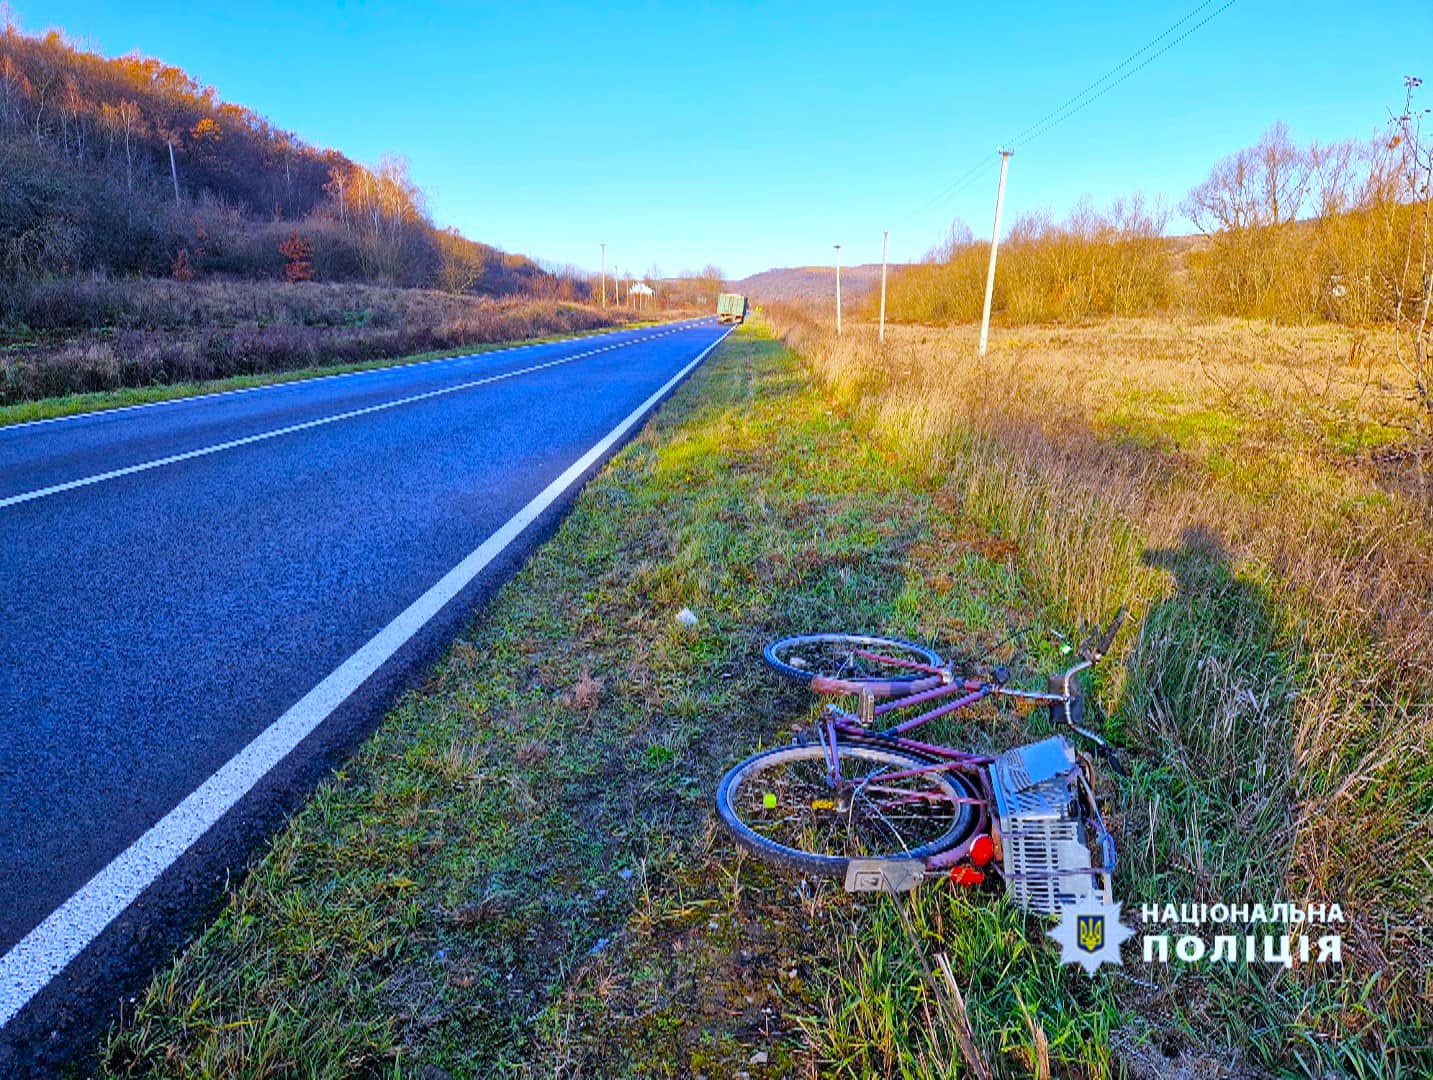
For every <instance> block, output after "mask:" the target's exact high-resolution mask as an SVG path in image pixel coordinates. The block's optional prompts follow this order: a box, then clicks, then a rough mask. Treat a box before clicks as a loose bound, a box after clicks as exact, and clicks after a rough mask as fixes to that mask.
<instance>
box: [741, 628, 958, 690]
mask: <svg viewBox="0 0 1433 1080" xmlns="http://www.w3.org/2000/svg"><path fill="white" fill-rule="evenodd" d="M762 656H763V657H764V658H765V660H766V662H767V663H768V664H769V665H770V666H771V668H772V670H774V671H775V672H777V674H779V675H782V676H784V677H786V678H788V679H793V680H795V681H796V682H799V683H801V684H802V685H803V686H810V687H811V688H812V689H813V690H815V691H816V692H817V693H822V694H859V693H861V692H862V691H863V690H864V691H868V692H870V693H872V694H874V695H876V696H877V697H898V696H901V695H904V694H914V693H917V692H919V691H921V690H930V689H933V688H934V687H937V686H939V685H940V684H941V682H942V681H943V680H942V676H941V675H939V674H935V673H932V672H929V671H922V670H919V669H918V668H912V667H910V666H908V665H910V664H917V665H921V666H923V667H937V668H938V667H943V666H944V665H945V661H944V660H943V659H942V658H941V656H940V654H939V653H937V652H934V651H932V650H930V649H927V648H926V647H925V646H924V645H917V644H915V643H914V642H910V641H902V640H900V639H899V638H884V637H869V636H866V635H864V634H795V635H793V636H791V637H784V638H781V639H780V640H778V641H773V642H772V643H771V644H770V645H768V646H767V647H766V648H765V649H764V650H763V651H762Z"/></svg>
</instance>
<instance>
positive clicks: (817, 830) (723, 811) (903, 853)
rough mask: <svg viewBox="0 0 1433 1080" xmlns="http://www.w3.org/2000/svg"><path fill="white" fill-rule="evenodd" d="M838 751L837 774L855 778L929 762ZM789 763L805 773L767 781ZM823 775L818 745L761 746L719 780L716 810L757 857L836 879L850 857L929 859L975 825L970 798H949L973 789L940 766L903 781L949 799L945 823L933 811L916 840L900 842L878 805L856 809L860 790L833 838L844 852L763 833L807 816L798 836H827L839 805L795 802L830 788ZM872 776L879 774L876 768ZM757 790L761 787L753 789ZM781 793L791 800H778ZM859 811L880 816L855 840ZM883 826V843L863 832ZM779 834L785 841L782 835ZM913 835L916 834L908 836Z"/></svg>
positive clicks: (859, 749)
mask: <svg viewBox="0 0 1433 1080" xmlns="http://www.w3.org/2000/svg"><path fill="white" fill-rule="evenodd" d="M838 753H839V755H840V764H841V774H842V775H843V776H846V775H847V774H848V773H850V774H851V775H852V776H855V775H857V773H858V770H859V769H861V768H862V767H863V766H864V767H870V768H874V769H879V768H882V767H895V768H897V769H914V768H920V767H921V766H924V765H929V764H930V762H928V761H924V760H922V759H920V758H916V757H913V756H911V755H909V754H905V753H898V752H896V751H894V750H882V749H879V748H876V747H872V746H865V745H861V746H841V747H839V748H838ZM788 767H794V768H795V769H796V770H800V772H801V773H804V774H805V775H797V776H796V778H795V781H794V782H790V781H788V782H780V781H778V782H771V781H770V778H771V774H774V773H776V772H777V770H787V769H788ZM825 773H826V751H825V748H824V747H822V746H819V745H808V746H783V747H778V748H776V749H774V750H763V751H762V752H760V753H758V754H753V755H752V756H751V757H749V758H747V759H746V760H745V761H743V762H741V763H740V764H738V765H735V766H733V767H732V768H731V769H730V770H728V771H727V774H726V775H725V776H724V777H722V780H721V783H720V784H719V785H718V787H717V796H716V804H717V814H718V815H719V816H720V818H721V821H722V824H723V825H724V826H725V827H726V829H727V831H728V832H730V833H731V835H732V836H733V838H734V839H735V840H736V842H737V843H738V844H740V845H741V846H742V847H743V848H745V849H746V850H747V851H749V852H751V854H753V855H755V856H756V857H757V858H759V859H762V860H763V861H765V862H768V863H772V864H773V865H775V866H778V867H782V868H784V869H788V870H796V871H799V872H800V873H803V874H808V875H813V876H820V877H834V878H842V879H844V878H845V876H846V867H847V865H848V864H849V863H850V861H851V859H852V858H861V859H879V858H889V859H923V858H927V857H929V856H931V855H934V854H936V853H937V852H941V851H945V850H946V849H947V848H951V847H954V846H955V845H956V844H958V843H960V842H961V841H962V840H964V839H965V838H966V837H968V836H969V835H970V833H971V831H972V830H973V829H974V828H975V826H976V824H977V820H978V819H977V815H976V813H975V811H974V809H973V808H972V807H971V806H970V805H969V804H968V803H962V802H956V801H954V800H956V799H961V798H971V797H974V796H975V794H976V792H975V790H974V788H973V787H972V785H971V784H970V782H969V781H968V780H966V779H965V778H964V777H962V776H960V774H959V773H956V772H954V771H942V772H929V773H924V774H921V775H920V776H918V777H911V778H909V780H910V781H913V782H915V783H914V784H913V786H912V791H913V792H914V791H917V790H919V789H920V788H921V787H924V788H925V789H926V790H927V791H929V792H931V793H933V794H938V795H940V796H944V797H945V798H946V799H948V800H950V801H949V802H948V803H946V804H945V805H946V806H947V807H948V810H949V815H950V821H949V822H948V823H945V824H943V823H942V822H941V820H940V817H939V816H933V817H932V819H931V821H930V823H929V824H928V825H927V826H926V827H924V828H923V829H922V830H921V831H922V833H934V834H935V835H933V836H929V838H922V842H919V843H915V844H914V845H910V844H907V843H905V842H904V840H903V839H902V838H901V837H900V835H899V833H898V832H897V831H896V829H895V826H894V824H893V823H892V822H891V820H890V814H889V813H888V812H882V811H881V810H880V809H879V808H875V809H874V812H871V813H868V812H867V810H866V808H865V807H861V806H859V805H858V804H859V802H860V799H861V796H860V795H859V794H858V795H857V796H855V797H854V798H853V799H852V803H851V805H850V807H849V808H847V810H846V811H845V818H846V820H845V824H844V827H845V833H844V842H842V841H835V842H836V843H838V844H839V846H841V847H842V848H844V849H845V850H842V851H839V852H831V851H825V850H811V847H813V846H815V845H814V844H810V845H808V846H807V847H796V846H794V845H793V843H783V842H782V840H780V839H776V838H775V837H774V836H772V835H767V833H768V832H777V831H781V832H783V833H784V832H788V831H800V830H801V828H802V823H801V822H800V821H797V822H795V823H794V828H787V826H788V825H791V824H792V822H790V821H787V820H783V819H784V818H787V817H789V816H790V815H791V814H793V813H794V814H796V815H806V816H808V817H809V818H810V819H811V822H810V824H811V826H812V829H811V831H809V832H807V833H805V834H804V838H805V839H807V840H812V841H814V840H815V839H817V838H818V837H819V836H820V835H821V834H822V833H824V834H826V835H827V836H828V837H830V836H831V832H832V830H831V826H832V825H833V824H836V823H838V821H839V820H840V818H841V817H842V813H843V811H842V810H841V809H840V808H838V807H825V806H821V807H818V806H817V805H816V800H813V799H809V798H807V800H806V805H805V806H802V805H801V802H802V798H803V797H804V792H803V791H802V789H803V788H804V789H806V791H813V790H814V791H824V792H825V793H826V794H830V793H831V788H830V785H829V782H827V781H826V780H825ZM763 774H766V775H767V778H768V782H767V783H766V784H764V785H763V784H758V783H756V782H757V781H758V780H759V779H760V778H761V777H762V776H763ZM873 775H875V776H879V773H874V774H873ZM818 777H819V779H820V783H819V784H818V783H816V782H815V778H818ZM868 780H869V777H868ZM822 785H824V787H823V786H822ZM774 788H775V789H780V790H781V791H782V796H776V794H775V791H774V790H772V789H774ZM758 789H760V790H759V791H758ZM758 794H759V795H760V798H759V799H757V798H756V797H755V796H757V795H758ZM787 795H790V796H791V797H790V798H784V796H787ZM773 799H774V800H775V801H774V802H773ZM867 801H868V802H869V801H870V800H867ZM888 809H889V807H888ZM858 815H860V816H862V818H863V821H864V822H877V821H878V820H879V822H881V823H883V830H882V829H874V830H869V831H868V830H863V831H862V836H861V838H860V839H858V838H856V836H855V835H854V830H853V829H852V827H851V826H852V823H853V822H854V820H855V819H856V817H857V816H858ZM907 816H909V815H907ZM774 826H781V828H780V829H779V830H778V829H777V828H775V827H774ZM881 831H884V832H885V833H886V840H885V841H884V842H883V843H881V844H879V845H877V844H874V843H870V842H869V837H870V836H872V835H876V834H879V833H880V832H881ZM891 834H895V838H894V840H892V839H891ZM783 839H787V838H786V837H784V836H783ZM912 839H913V840H914V839H915V836H914V835H913V836H912Z"/></svg>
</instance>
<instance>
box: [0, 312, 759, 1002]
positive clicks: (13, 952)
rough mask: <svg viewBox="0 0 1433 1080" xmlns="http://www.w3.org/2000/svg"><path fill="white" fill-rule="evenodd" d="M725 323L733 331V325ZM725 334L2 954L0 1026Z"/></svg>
mask: <svg viewBox="0 0 1433 1080" xmlns="http://www.w3.org/2000/svg"><path fill="white" fill-rule="evenodd" d="M732 329H735V327H733V328H732ZM730 334H731V330H727V331H726V333H724V334H722V335H721V337H719V338H717V339H716V340H715V341H713V342H712V343H711V344H710V345H708V346H707V347H706V348H705V349H703V350H702V351H701V352H700V353H699V354H698V355H697V357H696V359H695V360H693V361H691V363H689V364H687V365H686V366H685V367H684V368H682V369H681V370H680V371H678V372H677V373H676V374H675V375H673V376H672V377H671V378H670V379H669V380H668V381H667V382H666V383H665V384H663V386H662V388H661V389H660V390H658V391H656V392H655V393H654V394H652V396H651V397H649V398H647V400H646V401H644V402H642V404H641V405H638V406H637V408H636V409H634V410H633V411H632V412H631V413H629V414H628V415H627V417H626V418H625V419H624V420H622V422H621V423H619V424H618V425H617V426H616V427H615V428H613V429H612V430H611V431H610V432H608V433H607V435H606V436H604V437H603V438H602V440H601V441H600V442H598V443H597V444H596V445H595V446H593V447H592V449H590V450H588V451H587V453H585V454H583V455H582V457H580V458H578V459H577V461H575V462H573V463H572V464H571V465H570V466H568V468H567V469H566V470H565V471H564V472H563V473H562V475H561V476H559V477H558V478H557V479H556V480H553V481H552V483H550V484H548V485H547V487H545V488H543V489H542V491H541V492H539V493H538V494H537V495H536V496H535V497H534V498H533V499H532V501H531V502H529V503H528V504H527V505H526V506H524V507H523V508H522V509H521V510H519V511H518V512H517V513H516V514H515V515H513V516H512V517H511V518H510V519H508V521H507V523H506V524H504V525H503V526H502V527H501V528H500V529H498V531H497V532H495V533H493V534H492V535H491V536H489V537H488V538H487V539H486V540H485V541H483V543H482V544H481V545H479V547H478V548H477V549H476V550H474V551H473V552H472V553H471V554H470V555H468V556H467V557H466V558H465V559H463V561H462V562H460V563H459V564H458V565H457V566H455V567H453V569H452V570H449V571H448V573H446V574H445V575H444V576H443V577H442V579H441V580H439V581H438V583H437V584H436V585H434V586H433V587H432V588H430V589H429V590H428V591H427V592H425V593H424V594H423V595H422V596H420V597H419V598H418V599H417V600H415V601H414V602H413V603H412V604H411V605H409V607H408V608H407V609H406V610H404V611H403V612H402V613H401V614H400V615H399V616H398V617H397V618H395V619H394V620H393V621H392V622H390V623H389V624H388V625H387V626H385V627H384V628H383V629H382V630H380V631H379V632H378V633H377V634H375V635H374V636H373V638H372V639H370V640H369V642H368V643H367V644H366V645H364V646H363V647H362V648H361V649H359V650H358V651H357V652H356V653H354V654H353V655H352V656H350V657H349V658H348V659H347V660H345V661H344V662H343V663H342V664H341V665H339V667H337V668H336V669H335V670H334V671H333V672H332V673H330V674H329V675H328V676H327V677H326V678H325V679H324V680H323V681H322V682H320V683H319V684H318V685H317V686H315V687H314V688H313V689H312V690H310V691H309V692H308V693H307V694H305V695H304V696H303V697H302V698H300V699H299V700H298V701H297V702H296V703H295V704H294V705H293V706H292V707H291V708H290V709H289V710H288V711H287V712H285V713H284V714H283V715H282V716H280V717H279V718H278V719H277V720H275V721H274V722H273V723H272V724H270V725H269V726H268V727H267V728H266V729H264V731H263V732H261V733H260V734H259V735H258V736H257V737H255V738H254V740H253V741H252V742H250V743H249V744H248V745H247V746H245V747H244V748H243V749H242V750H240V751H239V752H238V753H237V754H235V755H234V756H233V757H232V758H230V759H229V760H228V761H227V762H226V763H225V764H224V765H222V766H220V767H219V769H218V770H217V771H215V772H214V773H213V775H211V776H210V777H209V779H208V780H206V781H204V783H203V784H201V785H200V786H199V787H197V788H196V789H195V790H194V791H192V792H191V793H190V794H189V795H188V796H186V797H185V799H184V800H183V801H182V802H181V803H180V804H179V805H178V806H176V807H175V808H174V809H173V810H171V811H169V813H167V814H166V815H165V816H164V817H163V818H161V819H160V820H159V821H158V822H157V823H156V824H155V825H154V826H153V827H151V828H150V829H149V830H148V831H147V832H146V833H145V834H144V835H143V836H141V837H140V838H139V839H138V840H136V841H135V842H134V843H133V844H131V845H130V846H129V847H128V848H126V849H125V850H124V851H123V852H121V853H120V854H119V855H118V856H116V857H115V858H114V859H113V860H112V861H111V862H110V863H109V864H108V865H107V866H106V867H105V868H104V869H103V870H101V871H100V872H99V873H97V874H96V875H95V876H94V877H92V878H91V879H90V880H89V881H88V882H86V883H85V885H83V886H82V887H81V888H80V889H79V890H78V891H76V892H75V893H74V895H72V896H71V897H70V898H69V899H68V900H66V901H65V902H64V903H63V904H61V905H60V906H59V907H58V908H56V909H55V910H54V911H52V912H51V913H50V914H49V915H48V916H47V917H46V918H45V920H44V921H43V922H41V923H40V924H39V925H38V926H36V927H35V928H34V929H33V930H31V931H30V932H29V933H28V934H26V935H25V936H24V937H23V938H21V939H20V941H18V942H16V944H15V945H14V947H13V948H11V949H10V951H9V952H7V953H6V954H5V955H4V956H3V957H0V1028H3V1027H4V1026H5V1025H6V1024H8V1023H9V1022H10V1021H11V1020H12V1019H14V1017H15V1016H16V1014H17V1013H19V1012H20V1010H21V1009H23V1008H24V1007H25V1006H26V1005H27V1004H29V1002H30V1000H31V999H32V998H34V996H35V995H36V994H38V993H39V992H40V991H41V990H43V989H44V988H45V987H46V986H47V985H49V983H50V980H52V979H53V978H54V977H55V976H56V975H58V974H59V973H60V972H62V971H63V970H64V969H65V968H66V967H67V966H68V965H69V964H70V962H71V961H72V960H74V959H75V957H77V956H79V954H80V953H81V952H82V951H83V950H84V949H85V948H86V947H87V946H88V945H89V944H90V943H91V942H92V941H94V939H95V938H96V937H98V936H99V935H100V933H101V932H103V930H104V929H105V927H107V926H108V925H109V924H110V923H111V922H113V921H114V920H115V919H116V918H118V917H119V915H120V914H122V913H123V912H124V911H125V909H127V908H128V907H129V906H130V904H132V903H134V901H135V900H136V899H138V897H139V896H140V894H141V893H143V892H144V890H145V889H146V888H148V887H149V886H150V885H151V884H153V883H154V882H155V881H156V880H157V879H158V878H159V876H160V875H161V874H163V873H164V871H166V870H167V869H169V867H170V866H172V865H173V864H174V862H175V861H176V860H177V859H178V858H179V857H180V856H181V855H183V854H184V852H185V851H187V850H188V849H189V848H190V846H191V845H193V844H194V842H195V841H197V840H198V839H199V838H200V837H201V836H203V835H204V834H205V833H206V832H207V831H208V830H209V829H210V828H211V827H212V826H213V825H214V824H215V823H216V822H218V821H219V820H220V818H222V817H223V816H224V814H226V813H228V811H229V810H231V809H232V808H233V807H234V805H235V804H236V803H238V801H239V800H240V799H242V798H243V797H244V796H245V795H247V794H248V793H249V791H251V790H252V789H253V787H254V785H256V784H257V783H258V782H259V781H260V780H262V779H263V778H264V777H265V776H266V775H267V774H268V773H269V771H270V770H272V769H273V768H274V767H275V766H276V765H278V764H279V762H281V761H282V760H283V759H284V758H285V757H287V756H288V754H289V753H290V752H291V751H292V750H293V749H294V748H295V747H297V746H298V745H299V743H301V742H303V740H304V739H305V738H307V737H308V736H309V735H310V734H312V732H313V731H314V730H315V729H316V728H317V727H318V726H319V725H320V724H321V723H323V721H324V720H326V719H327V718H328V716H329V715H330V714H331V713H332V712H333V711H334V710H335V709H336V708H338V706H339V705H341V704H342V703H343V702H344V701H346V700H347V699H348V697H349V696H350V695H351V694H352V693H353V692H354V691H355V690H357V689H358V688H359V686H361V685H362V684H363V683H364V681H365V680H367V679H368V677H369V676H371V675H372V674H373V673H374V672H375V671H377V670H378V669H379V668H380V667H382V665H383V664H384V663H385V662H386V661H387V660H388V659H389V658H390V657H392V656H393V654H394V653H395V652H397V651H398V650H399V649H400V648H402V646H403V645H404V644H406V643H407V642H408V641H409V639H411V638H412V637H413V635H414V634H416V633H417V632H418V631H419V630H421V629H422V628H423V627H424V626H425V625H426V624H427V623H428V622H429V621H430V620H431V619H432V618H433V617H434V616H435V615H437V613H438V612H439V611H440V610H442V608H443V607H444V605H446V604H447V603H448V602H449V601H450V600H452V599H453V598H454V597H455V596H457V595H458V594H459V593H460V592H462V590H463V589H464V588H466V587H467V586H468V585H469V584H470V583H471V582H472V580H473V579H474V578H475V577H477V576H478V574H479V573H481V572H482V571H483V569H484V568H485V567H486V566H487V565H488V564H489V563H490V562H492V561H493V559H495V558H496V557H497V556H498V555H499V554H500V553H501V552H502V551H503V549H504V548H506V547H507V546H508V544H510V543H512V541H513V540H514V539H515V538H516V537H517V536H518V535H519V534H520V533H522V531H523V530H524V529H526V528H527V527H528V526H529V525H531V524H532V523H533V522H534V521H535V520H536V519H537V518H538V517H539V516H540V515H541V514H542V513H543V511H545V510H546V509H547V508H548V507H549V506H551V505H552V504H553V503H554V502H556V501H557V500H558V499H559V498H560V497H561V496H562V495H563V494H564V493H565V492H566V491H567V490H568V489H569V488H570V487H571V486H572V485H573V484H574V483H575V482H576V481H577V480H578V479H580V478H581V477H582V475H583V473H585V472H586V471H587V470H588V469H589V468H591V467H592V465H593V464H594V463H595V462H597V461H598V460H599V459H600V458H601V457H602V455H603V454H605V453H606V452H607V451H608V450H609V449H611V447H612V446H613V445H614V444H615V443H616V442H617V441H618V440H619V439H621V438H622V436H623V435H625V434H626V433H627V432H628V431H629V430H631V428H632V427H633V426H634V425H636V424H637V422H638V421H640V420H641V419H642V418H643V417H644V416H646V414H647V413H648V412H650V411H651V410H652V409H653V408H654V407H656V405H657V404H658V403H659V402H660V401H661V400H662V398H664V397H665V396H666V395H667V394H668V393H670V392H671V391H672V390H673V389H674V388H675V387H676V386H677V384H678V383H680V382H681V381H682V379H684V378H685V377H686V376H687V375H688V374H689V373H690V372H691V371H692V369H693V368H695V367H696V366H697V365H698V364H700V363H701V362H702V361H703V360H705V359H706V357H707V356H708V354H710V353H711V351H712V350H713V349H715V348H716V347H717V346H718V345H720V344H721V343H722V342H723V341H725V340H726V338H727V336H728V335H730Z"/></svg>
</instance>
